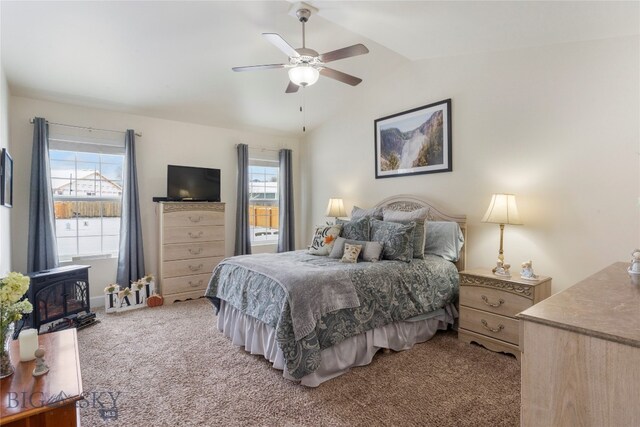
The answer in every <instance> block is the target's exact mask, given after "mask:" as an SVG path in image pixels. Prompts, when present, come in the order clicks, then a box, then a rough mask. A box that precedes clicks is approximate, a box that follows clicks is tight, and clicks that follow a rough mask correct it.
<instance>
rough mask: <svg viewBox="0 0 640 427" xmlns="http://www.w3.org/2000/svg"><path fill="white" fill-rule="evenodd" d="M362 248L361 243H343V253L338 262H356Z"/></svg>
mask: <svg viewBox="0 0 640 427" xmlns="http://www.w3.org/2000/svg"><path fill="white" fill-rule="evenodd" d="M361 250H362V245H350V244H348V243H345V244H344V255H342V258H341V259H340V262H350V263H352V264H354V263H356V262H358V255H359V254H360V251H361Z"/></svg>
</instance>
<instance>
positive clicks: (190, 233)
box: [189, 231, 203, 239]
mask: <svg viewBox="0 0 640 427" xmlns="http://www.w3.org/2000/svg"><path fill="white" fill-rule="evenodd" d="M202 234H203V233H202V231H198V234H193V233H192V232H189V237H191V238H192V239H199V238H201V237H202Z"/></svg>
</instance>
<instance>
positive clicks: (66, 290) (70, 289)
mask: <svg viewBox="0 0 640 427" xmlns="http://www.w3.org/2000/svg"><path fill="white" fill-rule="evenodd" d="M89 267H90V266H88V265H68V266H65V267H58V268H52V269H51V270H44V271H38V272H35V273H30V274H29V277H30V278H31V284H30V286H29V291H28V293H27V295H28V298H29V301H30V302H31V304H33V312H32V313H31V315H30V316H29V319H28V320H27V322H28V323H30V325H31V327H32V328H35V329H37V330H38V332H40V326H42V325H44V324H46V323H50V322H54V321H56V320H59V319H62V318H64V317H67V316H70V315H73V314H77V313H82V312H87V313H89V312H90V309H91V306H90V304H89ZM25 320H26V319H25Z"/></svg>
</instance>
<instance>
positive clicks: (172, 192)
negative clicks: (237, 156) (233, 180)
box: [167, 165, 220, 202]
mask: <svg viewBox="0 0 640 427" xmlns="http://www.w3.org/2000/svg"><path fill="white" fill-rule="evenodd" d="M167 198H168V199H169V200H193V201H200V202H219V201H220V169H208V168H196V167H191V166H176V165H169V166H168V170H167Z"/></svg>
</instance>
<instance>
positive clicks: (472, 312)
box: [458, 269, 551, 359]
mask: <svg viewBox="0 0 640 427" xmlns="http://www.w3.org/2000/svg"><path fill="white" fill-rule="evenodd" d="M550 294H551V278H550V277H542V276H541V277H540V279H539V280H538V281H529V280H524V279H520V278H519V277H515V276H512V277H511V278H503V277H499V276H496V275H494V274H493V273H492V272H491V271H490V270H488V269H487V270H484V269H476V270H465V271H463V272H461V273H460V323H459V328H458V339H460V340H462V341H465V342H469V343H470V342H475V343H477V344H480V345H482V346H484V347H486V348H488V349H489V350H493V351H501V352H505V353H511V354H513V355H514V356H516V358H518V359H520V347H519V341H520V325H519V322H518V319H517V318H516V315H517V314H518V313H520V312H521V311H524V310H526V309H527V308H529V307H531V306H532V305H534V304H536V303H538V302H540V301H542V300H543V299H545V298H547V297H548V296H549V295H550Z"/></svg>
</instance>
